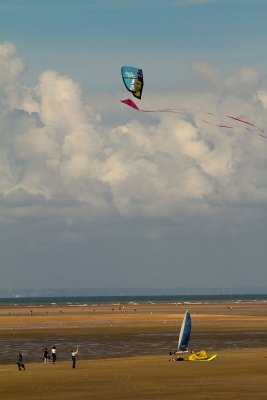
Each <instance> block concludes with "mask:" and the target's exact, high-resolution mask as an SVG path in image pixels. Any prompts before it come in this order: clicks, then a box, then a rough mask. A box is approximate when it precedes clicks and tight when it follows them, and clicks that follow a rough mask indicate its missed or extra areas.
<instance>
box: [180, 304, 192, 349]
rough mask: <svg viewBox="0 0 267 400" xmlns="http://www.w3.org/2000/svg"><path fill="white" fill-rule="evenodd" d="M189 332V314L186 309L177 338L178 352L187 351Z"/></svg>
mask: <svg viewBox="0 0 267 400" xmlns="http://www.w3.org/2000/svg"><path fill="white" fill-rule="evenodd" d="M190 334H191V315H190V312H189V311H186V313H185V316H184V320H183V323H182V326H181V330H180V335H179V340H178V349H177V352H178V353H179V352H186V351H188V344H189V340H190Z"/></svg>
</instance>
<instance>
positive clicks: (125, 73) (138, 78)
mask: <svg viewBox="0 0 267 400" xmlns="http://www.w3.org/2000/svg"><path fill="white" fill-rule="evenodd" d="M121 76H122V79H123V83H124V85H125V87H126V89H127V90H129V92H132V94H133V95H134V97H136V98H137V99H141V97H142V90H143V86H144V81H143V71H142V70H141V69H139V68H135V67H121Z"/></svg>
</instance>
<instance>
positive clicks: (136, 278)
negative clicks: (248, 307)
mask: <svg viewBox="0 0 267 400" xmlns="http://www.w3.org/2000/svg"><path fill="white" fill-rule="evenodd" d="M266 19H267V2H266V1H264V0H231V1H230V0H229V1H228V0H187V1H186V0H146V1H145V2H144V1H140V0H136V1H127V0H124V1H122V0H88V1H85V0H84V1H82V0H77V1H75V2H73V1H68V0H61V1H59V0H57V1H54V0H53V1H52V0H46V1H42V0H39V1H36V0H35V1H34V0H20V1H19V0H17V1H15V0H8V1H7V0H0V103H1V107H0V110H1V111H0V255H1V257H0V259H1V261H0V295H5V294H6V293H8V291H10V290H16V289H19V288H20V289H29V290H33V289H40V290H44V289H49V288H53V289H61V288H69V289H79V288H111V289H114V290H115V289H116V288H138V289H142V288H143V289H144V291H145V290H146V288H167V289H169V290H170V292H171V291H172V289H174V288H178V287H183V288H184V287H197V288H214V287H215V288H218V290H224V289H225V288H226V289H227V288H247V287H250V288H258V287H263V286H264V287H266V288H267V284H266V280H267V268H266V267H267V265H266V258H267V257H266V256H267V246H266V237H267V224H266V217H267V168H266V167H267V138H265V137H262V136H260V135H259V134H263V135H264V134H265V135H266V136H267V128H266V122H267V113H266V110H267V74H266V71H267V45H266V43H267V28H266ZM122 65H132V66H136V67H139V68H142V69H143V73H144V83H145V84H144V90H143V96H142V100H136V102H138V105H139V107H140V108H143V109H162V108H185V109H187V110H190V112H188V113H187V114H189V115H186V114H171V113H151V114H150V113H149V114H146V113H138V112H137V111H135V110H132V109H130V108H127V107H126V106H125V105H123V104H122V103H121V102H120V100H121V99H125V98H128V97H131V94H130V93H129V92H126V89H125V87H124V85H123V83H122V80H121V76H120V68H121V66H122ZM132 99H133V98H132ZM201 111H205V112H210V113H213V114H214V115H212V116H211V115H210V116H207V115H206V114H203V113H201ZM226 115H232V116H236V117H238V118H240V119H244V120H246V121H249V122H251V123H253V125H255V126H252V125H247V124H242V123H239V122H238V121H236V120H230V119H229V118H227V117H226ZM203 116H204V117H203ZM207 118H209V121H212V123H213V124H207V123H205V121H204V120H207ZM227 124H228V125H229V124H230V125H231V129H226V128H219V127H217V126H215V125H227ZM264 130H265V131H264ZM177 294H179V293H177Z"/></svg>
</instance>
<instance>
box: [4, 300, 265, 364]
mask: <svg viewBox="0 0 267 400" xmlns="http://www.w3.org/2000/svg"><path fill="white" fill-rule="evenodd" d="M187 308H188V309H189V310H190V312H191V315H192V334H191V340H190V345H191V348H192V349H194V350H198V349H200V348H205V349H206V350H208V351H210V352H214V351H218V350H227V349H240V348H261V347H267V333H266V332H267V303H264V302H257V303H253V302H252V303H218V304H138V305H137V304H125V305H93V306H81V307H73V306H70V307H66V306H65V307H59V306H58V307H56V306H49V307H23V308H20V307H9V308H0V346H1V349H2V351H1V353H0V365H1V364H14V360H15V359H16V353H17V352H18V351H22V352H23V354H24V357H25V359H26V361H27V363H32V362H41V361H42V349H43V348H44V347H48V348H49V349H51V348H52V346H53V345H56V347H57V350H58V352H57V355H58V359H59V360H60V361H64V360H69V357H70V351H71V349H72V347H73V346H74V345H77V344H78V345H79V346H80V356H79V357H80V359H84V360H86V359H97V358H114V357H125V356H126V357H128V356H136V355H164V354H168V353H169V351H173V350H175V347H176V346H177V340H178V333H179V330H180V326H181V323H182V319H183V316H184V312H185V310H186V309H187Z"/></svg>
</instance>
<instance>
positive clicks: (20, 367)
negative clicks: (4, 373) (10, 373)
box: [17, 352, 25, 371]
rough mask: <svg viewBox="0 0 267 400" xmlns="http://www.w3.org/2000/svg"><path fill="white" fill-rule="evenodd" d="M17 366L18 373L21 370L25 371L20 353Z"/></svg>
mask: <svg viewBox="0 0 267 400" xmlns="http://www.w3.org/2000/svg"><path fill="white" fill-rule="evenodd" d="M17 366H18V369H19V371H21V369H22V368H23V369H24V371H25V364H24V362H23V357H22V353H21V352H19V356H18V362H17Z"/></svg>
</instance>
